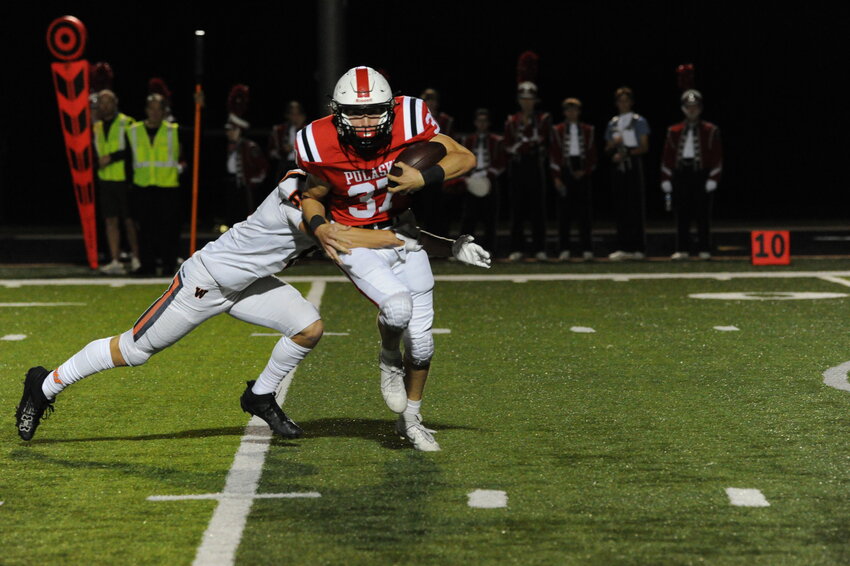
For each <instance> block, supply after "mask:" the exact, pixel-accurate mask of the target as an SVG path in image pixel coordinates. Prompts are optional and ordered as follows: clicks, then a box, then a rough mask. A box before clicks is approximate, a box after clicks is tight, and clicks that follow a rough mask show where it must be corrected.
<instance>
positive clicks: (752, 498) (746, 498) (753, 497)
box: [726, 487, 770, 507]
mask: <svg viewBox="0 0 850 566" xmlns="http://www.w3.org/2000/svg"><path fill="white" fill-rule="evenodd" d="M726 495H728V496H729V503H731V504H732V505H735V506H736V507H770V503H768V502H767V499H765V497H764V494H763V493H762V492H761V491H759V490H757V489H746V488H740V487H727V488H726Z"/></svg>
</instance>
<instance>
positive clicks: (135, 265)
mask: <svg viewBox="0 0 850 566" xmlns="http://www.w3.org/2000/svg"><path fill="white" fill-rule="evenodd" d="M141 268H142V262H141V261H139V258H137V257H136V256H133V257H132V258H130V273H135V272H137V271H138V270H139V269H141Z"/></svg>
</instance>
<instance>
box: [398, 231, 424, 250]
mask: <svg viewBox="0 0 850 566" xmlns="http://www.w3.org/2000/svg"><path fill="white" fill-rule="evenodd" d="M393 233H394V234H395V237H396V238H398V239H399V240H401V241H402V242H404V251H406V252H408V253H412V252H418V251H419V250H421V249H422V244H420V243H419V240H416V239H414V238H409V237H407V236H405V235H403V234H399V233H398V232H393Z"/></svg>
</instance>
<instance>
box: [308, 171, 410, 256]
mask: <svg viewBox="0 0 850 566" xmlns="http://www.w3.org/2000/svg"><path fill="white" fill-rule="evenodd" d="M329 192H330V187H329V186H328V185H327V183H326V182H325V181H323V180H322V179H319V178H318V177H315V176H313V175H310V176H308V177H307V189H306V190H305V191H304V193H303V195H302V200H301V210H302V212H303V213H304V224H303V228H302V230H304V231H305V232H306V233H308V234H311V233H312V234H313V237H315V238H316V240H318V242H319V244H320V245H321V246H322V249H323V250H324V251H325V253H326V254H328V257H329V258H331V259H332V260H333V261H335V262H336V263H339V261H340V260H339V255H338V253H340V252H341V253H344V254H347V253H351V250H350V249H349V248H392V247H397V246H403V245H404V242H402V241H401V240H399V239H398V238H396V237H395V234H393V233H392V232H390V231H388V230H364V229H362V228H352V227H351V226H345V225H344V224H339V223H331V222H328V220H327V218H326V217H325V214H326V210H325V204H324V199H325V198H326V197H327V196H328V193H329Z"/></svg>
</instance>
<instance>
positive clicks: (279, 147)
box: [268, 100, 307, 182]
mask: <svg viewBox="0 0 850 566" xmlns="http://www.w3.org/2000/svg"><path fill="white" fill-rule="evenodd" d="M284 118H285V121H284V122H283V123H282V124H276V125H275V126H274V127H272V133H271V135H269V144H268V148H269V157H270V158H271V162H272V163H271V171H272V173H273V175H274V181H275V182H277V181H278V180H279V179H282V178H283V176H284V175H285V174H286V172H287V171H289V170H290V169H294V168H295V134H297V133H298V130H300V129H301V128H303V127H304V125H305V124H306V123H307V114H305V113H304V107H303V106H301V103H300V102H298V101H297V100H292V101H290V102H289V104H287V105H286V114H285V116H284Z"/></svg>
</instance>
